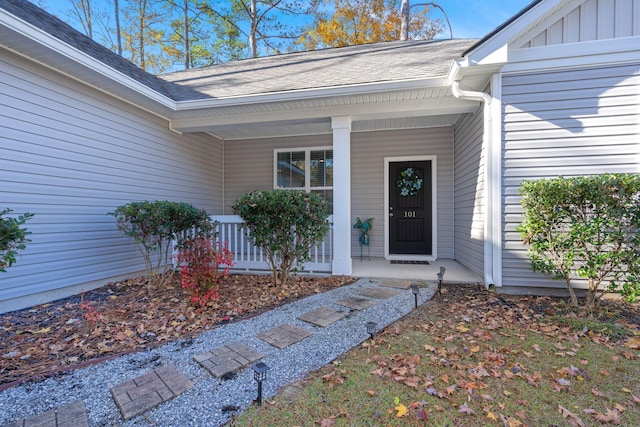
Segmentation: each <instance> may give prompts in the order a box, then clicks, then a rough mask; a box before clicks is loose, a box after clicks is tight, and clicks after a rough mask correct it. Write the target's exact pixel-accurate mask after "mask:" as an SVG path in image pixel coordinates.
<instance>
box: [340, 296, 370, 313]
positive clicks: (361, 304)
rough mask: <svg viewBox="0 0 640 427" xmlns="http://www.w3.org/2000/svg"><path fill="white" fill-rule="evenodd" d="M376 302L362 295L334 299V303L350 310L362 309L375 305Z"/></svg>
mask: <svg viewBox="0 0 640 427" xmlns="http://www.w3.org/2000/svg"><path fill="white" fill-rule="evenodd" d="M377 303H378V302H377V301H373V300H370V299H368V298H362V297H349V298H345V299H341V300H340V301H336V304H338V305H341V306H343V307H349V308H350V309H352V310H364V309H365V308H369V307H371V306H372V305H376V304H377Z"/></svg>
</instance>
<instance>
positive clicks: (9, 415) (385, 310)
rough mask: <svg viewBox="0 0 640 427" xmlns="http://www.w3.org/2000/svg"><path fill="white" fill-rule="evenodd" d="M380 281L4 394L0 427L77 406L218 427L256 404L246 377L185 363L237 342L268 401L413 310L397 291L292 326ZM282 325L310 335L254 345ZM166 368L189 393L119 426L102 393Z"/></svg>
mask: <svg viewBox="0 0 640 427" xmlns="http://www.w3.org/2000/svg"><path fill="white" fill-rule="evenodd" d="M384 281H385V279H359V280H358V281H356V282H355V283H354V284H352V285H349V286H343V287H340V288H337V289H333V290H330V291H327V292H324V293H321V294H317V295H313V296H310V297H307V298H304V299H302V300H299V301H296V302H292V303H290V304H287V305H283V306H281V307H278V308H275V309H273V310H270V311H268V312H266V313H263V314H261V315H259V316H255V317H253V318H250V319H247V320H243V321H239V322H236V323H230V324H228V325H224V326H220V327H218V328H216V329H213V330H211V331H207V332H204V333H202V334H201V335H199V336H197V337H195V338H193V339H189V340H181V341H176V342H172V343H168V344H166V345H163V346H161V347H158V348H155V349H151V350H147V351H143V352H138V353H133V354H129V355H125V356H122V357H119V358H117V359H112V360H109V361H107V362H104V363H101V364H99V365H94V366H91V367H88V368H84V369H81V370H77V371H73V372H71V373H68V374H65V375H63V376H60V377H56V378H50V379H47V380H45V381H42V382H39V383H27V384H23V385H21V386H18V387H14V388H11V389H8V390H4V391H2V392H1V393H0V425H4V424H8V423H10V422H12V421H16V420H19V419H23V418H29V417H32V416H35V415H38V414H40V413H42V412H45V411H48V410H51V409H55V408H57V407H60V406H62V405H65V404H68V403H71V402H74V401H76V400H82V401H83V402H84V403H85V405H86V408H87V414H88V417H89V424H90V425H91V426H100V427H102V426H104V427H106V426H114V425H118V426H149V425H156V426H167V427H168V426H185V425H197V426H214V427H216V426H221V425H223V424H224V423H226V422H227V421H229V419H230V418H231V417H232V416H233V415H234V414H237V413H239V412H241V411H243V410H244V409H246V408H247V407H248V406H250V405H251V404H252V402H253V400H254V399H255V398H256V390H257V387H256V384H255V382H254V380H253V371H252V370H251V369H250V368H245V369H243V370H241V371H240V372H238V373H237V374H236V375H234V376H233V377H232V378H228V379H223V378H215V377H214V376H212V375H211V374H210V373H209V372H207V371H206V370H205V369H204V368H203V367H202V366H200V365H199V364H198V363H196V362H195V361H194V360H193V357H194V356H195V355H198V354H201V353H205V352H207V351H210V350H211V349H213V348H217V347H221V346H224V345H227V344H230V343H233V342H238V341H239V342H242V343H244V344H246V345H248V346H250V347H252V348H254V349H255V350H257V351H259V352H260V353H262V354H263V355H264V357H263V358H262V361H263V362H264V363H266V364H267V365H269V366H270V367H271V370H270V371H269V373H268V377H267V380H266V381H265V382H264V384H263V396H264V398H267V399H268V398H270V397H272V396H274V395H275V394H276V393H277V392H278V390H279V389H281V388H283V387H284V386H286V385H287V384H289V383H292V382H294V381H298V380H300V379H303V378H304V377H305V376H306V375H307V374H308V373H309V372H311V371H314V370H316V369H319V368H320V367H322V366H324V365H326V364H328V363H330V362H331V361H333V360H334V359H336V358H337V357H338V356H340V355H342V354H344V353H346V352H347V351H349V350H350V349H351V348H353V347H355V346H357V345H358V344H360V343H361V342H363V341H364V340H366V339H367V338H368V337H369V335H368V334H367V332H366V330H365V327H364V324H365V323H366V322H368V321H374V322H376V323H377V324H378V328H379V329H382V328H384V327H386V326H387V325H389V324H391V323H393V322H395V321H396V320H398V319H399V318H401V317H403V316H405V315H406V314H408V313H409V312H410V311H412V310H413V308H414V296H413V294H412V293H411V291H410V290H404V291H401V292H400V293H399V294H398V295H396V296H394V297H392V298H389V299H386V300H381V301H377V303H376V304H375V305H374V306H372V307H369V308H366V309H364V310H359V311H356V310H354V311H351V312H350V313H349V315H348V316H346V317H345V318H343V319H342V320H340V321H337V322H335V323H332V324H331V325H329V326H327V327H320V326H315V325H312V324H310V323H307V322H304V321H302V320H299V319H297V317H298V316H300V315H302V314H305V313H307V312H308V311H311V310H313V309H315V308H318V307H322V306H325V307H330V308H334V309H336V310H344V307H341V306H339V305H336V304H335V302H336V301H339V300H341V299H344V298H346V297H350V296H354V295H357V294H358V293H360V292H362V291H365V290H367V289H370V288H374V287H377V286H379V285H380V284H381V283H382V282H384ZM420 283H421V284H422V286H423V287H422V288H421V290H420V294H419V296H418V302H419V304H422V303H424V302H426V301H428V300H429V299H431V298H432V297H433V295H434V294H435V291H436V287H437V286H436V283H433V282H420ZM283 323H289V324H291V325H294V326H298V327H301V328H305V329H307V330H308V331H310V332H312V335H311V336H309V337H307V338H304V339H303V340H301V341H299V342H297V343H295V344H292V345H290V346H288V347H286V348H284V349H282V350H279V349H277V348H275V347H273V346H271V345H269V344H267V343H266V342H264V341H262V340H260V339H259V338H257V337H256V335H257V334H259V333H260V332H262V331H265V330H267V329H270V328H273V327H275V326H278V325H281V324H283ZM167 365H175V366H176V367H177V368H178V369H179V370H180V371H181V372H182V373H184V375H185V376H186V377H187V378H188V379H189V380H190V381H191V382H192V383H193V385H194V387H193V388H192V389H190V390H188V391H186V392H184V393H182V394H181V395H179V396H177V397H176V398H175V399H172V400H170V401H168V402H165V403H162V404H161V405H159V406H157V407H155V408H153V409H151V410H149V411H147V412H145V413H144V414H142V415H139V416H137V417H134V418H132V419H130V420H128V421H124V420H123V419H122V416H121V414H120V411H119V410H118V407H117V406H116V404H115V402H114V400H113V397H112V395H111V392H110V391H109V390H110V388H111V387H113V386H116V385H118V384H120V383H123V382H125V381H128V380H131V379H133V378H135V377H138V376H140V375H143V374H146V373H148V372H150V371H152V370H153V369H155V368H158V367H160V366H167ZM223 408H224V409H225V410H224V411H223ZM234 408H235V409H234Z"/></svg>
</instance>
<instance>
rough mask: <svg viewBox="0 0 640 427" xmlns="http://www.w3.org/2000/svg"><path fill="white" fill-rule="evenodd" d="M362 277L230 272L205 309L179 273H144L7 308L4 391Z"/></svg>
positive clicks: (0, 321)
mask: <svg viewBox="0 0 640 427" xmlns="http://www.w3.org/2000/svg"><path fill="white" fill-rule="evenodd" d="M355 280H356V279H355V278H352V277H347V276H331V277H318V276H294V277H291V278H290V279H289V282H288V283H287V284H286V287H282V286H275V285H273V283H272V280H271V276H267V275H243V274H237V275H230V276H229V277H227V278H226V279H225V281H224V283H223V284H222V285H221V287H220V290H219V297H218V299H216V300H215V301H214V302H213V303H212V304H210V306H208V307H207V308H206V309H197V308H195V307H193V306H191V305H189V303H188V293H187V292H185V291H183V289H182V287H181V285H180V276H179V274H175V275H174V277H173V279H172V281H171V282H170V284H169V285H167V286H164V287H158V286H153V285H149V284H148V283H147V281H146V278H144V277H139V278H132V279H128V280H125V281H122V282H114V283H109V284H108V285H106V286H103V287H101V288H98V289H95V290H92V291H89V292H85V293H83V294H81V295H77V296H73V297H69V298H65V299H62V300H58V301H54V302H52V303H48V304H41V305H38V306H34V307H30V308H27V309H23V310H19V311H14V312H9V313H4V314H0V389H2V388H6V387H10V386H13V385H17V384H19V383H23V382H25V381H29V380H42V379H44V378H46V377H49V376H53V375H56V374H58V373H60V372H65V371H68V370H71V369H75V368H77V367H81V366H84V365H86V364H91V363H97V362H99V361H102V360H105V359H106V358H110V357H116V356H118V355H122V354H126V353H129V352H134V351H138V350H144V349H147V348H151V347H154V346H158V345H160V344H163V343H166V342H169V341H175V340H178V339H183V338H189V337H192V336H195V335H197V334H198V333H200V332H204V331H206V330H209V329H212V328H215V327H217V326H218V325H220V324H224V323H227V322H231V321H236V320H240V319H243V318H247V317H250V316H253V315H256V314H259V313H261V312H264V311H265V310H268V309H270V308H273V307H276V306H279V305H282V304H285V303H288V302H291V301H294V300H297V299H300V298H303V297H305V296H309V295H313V294H316V293H321V292H324V291H327V290H330V289H333V288H337V287H340V286H344V285H348V284H351V283H353V282H354V281H355Z"/></svg>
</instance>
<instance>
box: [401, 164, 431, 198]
mask: <svg viewBox="0 0 640 427" xmlns="http://www.w3.org/2000/svg"><path fill="white" fill-rule="evenodd" d="M423 182H424V179H423V178H422V177H421V176H420V173H419V172H418V171H415V170H413V168H406V169H405V170H403V171H402V172H400V177H399V178H398V181H397V182H396V185H397V187H398V190H400V195H401V196H403V197H411V196H415V195H416V194H418V191H420V189H421V188H422V183H423Z"/></svg>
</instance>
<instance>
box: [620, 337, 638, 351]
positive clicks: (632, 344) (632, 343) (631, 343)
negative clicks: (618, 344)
mask: <svg viewBox="0 0 640 427" xmlns="http://www.w3.org/2000/svg"><path fill="white" fill-rule="evenodd" d="M624 346H625V347H627V348H630V349H633V350H640V337H630V338H629V339H627V341H626V342H625V343H624Z"/></svg>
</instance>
